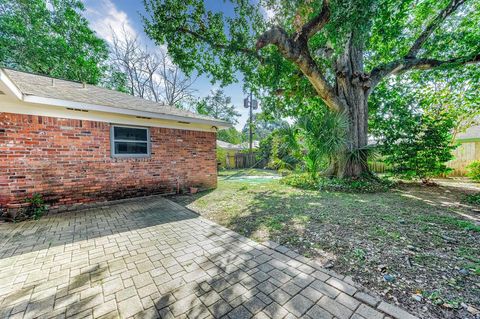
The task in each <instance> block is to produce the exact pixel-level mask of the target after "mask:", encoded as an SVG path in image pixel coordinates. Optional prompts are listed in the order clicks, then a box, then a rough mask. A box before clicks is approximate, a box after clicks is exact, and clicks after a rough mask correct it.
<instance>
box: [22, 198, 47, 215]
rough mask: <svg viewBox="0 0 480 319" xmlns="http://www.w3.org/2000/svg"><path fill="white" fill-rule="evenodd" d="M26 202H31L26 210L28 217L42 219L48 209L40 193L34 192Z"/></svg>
mask: <svg viewBox="0 0 480 319" xmlns="http://www.w3.org/2000/svg"><path fill="white" fill-rule="evenodd" d="M26 202H27V203H29V204H30V206H29V207H27V208H26V210H25V215H26V217H27V218H33V219H40V218H41V217H42V216H43V214H44V213H45V211H46V210H47V207H46V205H45V201H44V200H43V197H42V195H40V194H33V195H32V197H30V198H27V199H26Z"/></svg>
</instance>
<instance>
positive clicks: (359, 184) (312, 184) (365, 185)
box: [280, 173, 394, 193]
mask: <svg viewBox="0 0 480 319" xmlns="http://www.w3.org/2000/svg"><path fill="white" fill-rule="evenodd" d="M280 181H281V182H282V183H283V184H286V185H289V186H292V187H297V188H301V189H310V190H321V191H330V192H346V193H378V192H386V191H388V190H389V189H390V188H392V187H393V186H394V182H392V181H390V180H388V179H386V178H378V177H376V176H370V175H369V176H364V177H361V178H355V179H353V178H352V179H340V178H317V180H314V179H313V178H312V176H311V175H310V174H309V173H302V174H291V175H288V176H286V177H284V178H282V179H281V180H280Z"/></svg>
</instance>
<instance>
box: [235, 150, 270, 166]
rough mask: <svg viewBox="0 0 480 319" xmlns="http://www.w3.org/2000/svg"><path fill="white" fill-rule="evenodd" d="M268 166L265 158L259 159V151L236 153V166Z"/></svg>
mask: <svg viewBox="0 0 480 319" xmlns="http://www.w3.org/2000/svg"><path fill="white" fill-rule="evenodd" d="M265 166H266V161H265V160H264V159H261V160H258V159H257V153H256V152H253V153H237V154H235V168H251V167H256V168H263V167H265Z"/></svg>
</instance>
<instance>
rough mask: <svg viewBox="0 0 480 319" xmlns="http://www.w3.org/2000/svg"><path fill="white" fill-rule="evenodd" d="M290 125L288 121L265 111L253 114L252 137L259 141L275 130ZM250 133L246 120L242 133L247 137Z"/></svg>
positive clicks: (286, 127)
mask: <svg viewBox="0 0 480 319" xmlns="http://www.w3.org/2000/svg"><path fill="white" fill-rule="evenodd" d="M289 127H290V125H289V124H288V122H286V121H283V120H281V119H277V118H275V117H273V116H269V115H268V114H266V113H258V114H253V123H252V131H253V139H254V140H257V141H261V140H263V139H265V138H267V137H268V136H269V135H270V134H272V132H273V131H275V130H281V129H288V128H289ZM249 133H250V123H249V122H248V121H247V123H245V126H244V127H243V129H242V134H243V136H245V138H246V139H248V135H249Z"/></svg>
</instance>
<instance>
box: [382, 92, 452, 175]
mask: <svg viewBox="0 0 480 319" xmlns="http://www.w3.org/2000/svg"><path fill="white" fill-rule="evenodd" d="M392 86H393V88H387V85H386V84H384V85H383V86H381V88H380V89H379V91H377V93H376V94H375V95H374V96H372V102H373V103H372V104H373V106H374V107H373V110H374V112H373V113H374V116H373V121H372V122H373V123H372V131H373V133H374V135H375V136H376V137H377V139H378V142H379V144H380V151H381V153H382V155H384V156H385V162H386V164H387V165H389V167H390V169H391V172H392V173H393V174H395V175H397V176H401V177H403V178H407V179H412V178H418V179H421V180H422V181H424V182H428V181H429V180H430V179H431V178H432V177H434V176H438V175H441V174H446V173H448V172H449V171H450V170H451V169H449V168H448V167H447V166H446V164H445V163H446V162H448V161H449V160H451V159H452V158H453V156H452V154H451V151H452V150H453V149H454V148H455V147H456V146H455V145H454V144H453V135H452V132H453V130H454V128H455V124H456V118H455V114H453V113H451V112H448V110H445V109H444V108H443V105H442V104H436V103H432V101H431V99H430V98H429V97H428V96H427V97H425V98H424V99H419V98H418V97H419V95H417V94H416V93H415V92H412V91H409V90H408V86H405V85H402V86H397V85H392Z"/></svg>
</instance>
